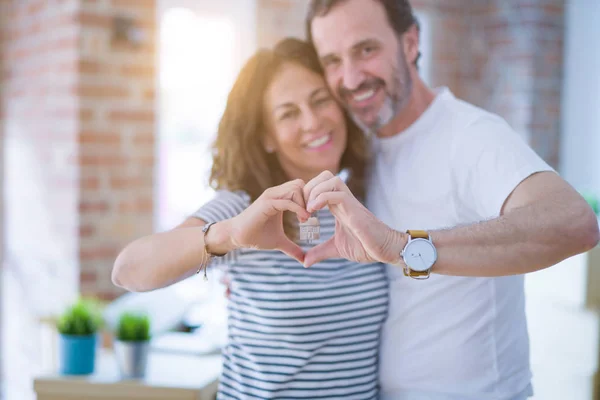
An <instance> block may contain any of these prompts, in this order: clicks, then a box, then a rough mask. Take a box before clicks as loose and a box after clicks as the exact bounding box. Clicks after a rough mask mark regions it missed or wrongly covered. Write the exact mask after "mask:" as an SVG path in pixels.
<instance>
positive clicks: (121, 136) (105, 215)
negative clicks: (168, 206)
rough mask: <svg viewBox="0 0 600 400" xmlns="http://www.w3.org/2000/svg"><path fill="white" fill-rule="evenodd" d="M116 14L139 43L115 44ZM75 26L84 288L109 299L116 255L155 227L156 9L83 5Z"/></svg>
mask: <svg viewBox="0 0 600 400" xmlns="http://www.w3.org/2000/svg"><path fill="white" fill-rule="evenodd" d="M115 16H119V17H127V18H132V19H133V21H134V25H135V26H136V27H137V28H139V29H140V30H141V32H142V34H143V36H142V40H141V43H140V44H139V45H135V44H132V43H128V42H126V41H117V40H115V39H114V38H113V21H114V17H115ZM78 21H79V26H80V47H79V64H78V73H79V84H78V86H77V96H78V98H79V104H80V119H79V130H78V140H79V171H80V181H79V188H80V202H79V213H80V231H79V232H80V237H79V238H80V247H79V261H80V279H81V290H82V292H83V293H85V294H93V295H97V296H99V297H101V298H106V299H110V298H113V297H115V296H116V295H117V294H119V293H121V292H120V291H118V290H117V289H116V288H115V287H114V286H113V285H112V283H111V281H110V272H111V269H112V265H113V263H114V260H115V257H116V255H117V253H118V252H119V250H120V249H121V248H122V247H123V246H124V245H125V244H126V243H127V242H129V241H131V240H132V239H133V238H136V237H139V236H142V235H146V234H149V233H151V232H152V229H153V207H154V202H153V173H154V164H155V160H154V137H155V135H154V133H155V129H154V122H155V116H154V108H155V102H154V96H155V94H154V92H155V88H154V86H155V82H154V80H155V53H156V49H155V35H156V15H155V3H154V1H150V0H144V1H135V0H112V1H111V2H107V1H104V2H100V1H86V2H83V3H82V8H81V11H80V13H79V16H78Z"/></svg>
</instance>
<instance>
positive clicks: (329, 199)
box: [306, 192, 348, 213]
mask: <svg viewBox="0 0 600 400" xmlns="http://www.w3.org/2000/svg"><path fill="white" fill-rule="evenodd" d="M347 200H348V194H347V193H344V192H325V193H321V194H319V195H318V196H317V198H316V199H314V200H311V201H309V202H308V204H307V206H306V210H307V211H308V212H309V213H312V212H315V211H317V210H320V209H322V208H324V207H326V206H330V205H334V204H342V203H344V202H345V201H347Z"/></svg>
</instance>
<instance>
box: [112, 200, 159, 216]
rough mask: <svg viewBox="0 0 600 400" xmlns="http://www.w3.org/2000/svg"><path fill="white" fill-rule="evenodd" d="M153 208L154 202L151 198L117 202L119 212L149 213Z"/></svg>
mask: <svg viewBox="0 0 600 400" xmlns="http://www.w3.org/2000/svg"><path fill="white" fill-rule="evenodd" d="M153 210H154V202H153V201H152V199H137V200H131V201H123V202H121V204H119V212H120V213H125V214H128V213H151V212H152V211H153Z"/></svg>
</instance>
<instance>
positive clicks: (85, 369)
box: [57, 299, 102, 375]
mask: <svg viewBox="0 0 600 400" xmlns="http://www.w3.org/2000/svg"><path fill="white" fill-rule="evenodd" d="M101 325H102V314H101V311H100V307H99V303H97V302H95V301H93V300H90V299H79V300H77V301H76V302H75V303H73V304H72V305H70V306H69V307H68V308H67V309H66V310H65V312H64V313H63V314H62V315H60V316H59V318H58V320H57V330H58V332H59V348H60V350H59V351H60V353H59V364H60V365H59V370H60V373H61V374H64V375H87V374H91V373H93V372H94V364H95V362H96V345H97V341H98V338H97V336H98V335H97V333H98V330H99V329H100V327H101Z"/></svg>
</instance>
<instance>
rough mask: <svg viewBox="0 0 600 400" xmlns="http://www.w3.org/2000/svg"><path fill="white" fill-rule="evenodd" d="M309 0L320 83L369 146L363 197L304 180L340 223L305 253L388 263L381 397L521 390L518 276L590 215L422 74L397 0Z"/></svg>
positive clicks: (584, 231) (576, 244) (585, 227)
mask: <svg viewBox="0 0 600 400" xmlns="http://www.w3.org/2000/svg"><path fill="white" fill-rule="evenodd" d="M309 8H310V9H309V15H308V18H307V28H308V34H309V38H310V40H311V41H312V42H313V44H314V46H315V48H316V50H317V52H318V54H319V57H320V59H321V61H322V64H323V67H324V70H325V74H326V78H327V81H328V84H329V85H330V88H331V90H332V92H333V93H334V95H335V96H336V97H337V98H338V100H339V101H340V102H341V103H342V104H343V105H345V107H346V108H347V110H348V111H349V113H350V114H351V115H352V116H353V118H354V119H355V120H356V121H357V123H359V124H360V125H361V126H362V127H364V129H365V130H367V131H370V132H371V133H373V134H374V138H373V139H374V147H375V151H376V153H375V156H374V161H373V163H374V165H373V175H372V177H371V183H370V187H369V198H368V202H367V208H368V210H367V208H365V207H363V206H362V205H361V204H360V203H359V202H358V201H357V200H356V199H355V198H354V197H353V196H352V194H351V193H350V192H349V191H348V189H347V187H345V185H344V184H343V182H342V181H341V180H340V179H339V178H336V177H333V176H332V175H331V174H330V173H328V172H325V173H323V174H322V175H321V176H319V177H318V178H315V179H314V180H313V181H311V182H309V183H307V185H306V187H305V199H306V201H307V209H308V211H309V212H311V211H312V210H315V209H318V208H321V207H324V206H326V205H327V206H329V207H330V209H331V210H332V212H333V213H334V214H335V216H336V218H337V220H338V225H337V226H336V235H335V237H334V238H333V239H332V240H330V241H328V242H326V243H324V244H322V245H319V246H317V247H315V248H314V249H313V250H311V251H309V252H308V253H307V254H306V257H305V265H306V266H307V267H308V266H310V265H312V264H313V263H315V262H316V261H319V260H321V259H325V258H330V257H340V256H341V257H345V258H349V259H353V260H356V261H382V262H385V263H388V264H389V267H388V273H389V277H390V296H391V298H390V310H389V317H388V321H387V323H386V326H385V328H384V331H383V338H382V347H381V351H380V380H381V389H382V398H384V399H394V400H400V399H401V400H425V399H428V400H470V399H472V400H486V399H490V400H491V399H495V400H505V399H511V400H523V399H526V398H527V397H530V396H531V395H532V388H531V384H530V380H531V373H530V368H529V342H528V334H527V324H526V319H525V299H524V277H523V274H525V273H528V272H532V271H536V270H540V269H543V268H546V267H549V266H551V265H554V264H556V263H558V262H559V261H561V260H563V259H565V258H567V257H570V256H572V255H575V254H578V253H581V252H585V251H587V250H589V249H591V248H592V247H594V246H595V245H596V244H597V242H598V238H599V233H598V223H597V219H596V217H595V215H594V214H593V212H592V211H591V209H590V207H589V206H588V205H587V203H586V202H585V201H584V199H583V198H582V197H581V196H579V194H578V193H577V192H576V191H575V190H574V189H573V188H572V187H570V186H569V185H568V184H567V183H566V182H565V181H563V180H562V179H561V178H560V177H559V176H558V175H557V174H556V173H555V172H554V171H553V170H552V169H551V168H550V167H549V166H548V165H547V164H546V163H545V162H543V161H542V160H541V159H540V158H539V157H538V156H537V155H536V154H535V153H534V152H533V151H532V150H531V149H530V148H529V147H528V146H527V145H526V144H525V143H524V142H523V141H522V140H521V139H520V137H519V136H518V135H517V134H516V133H515V132H514V131H513V130H512V129H510V127H509V126H508V125H507V124H506V123H505V122H504V121H503V120H502V119H500V118H499V117H498V116H495V115H493V114H490V113H487V112H485V111H483V110H481V109H479V108H476V107H475V106H472V105H470V104H467V103H465V102H462V101H460V100H458V99H456V98H455V97H454V96H453V94H452V93H451V92H450V91H449V90H448V89H445V88H442V89H437V90H431V89H430V88H428V87H427V86H426V84H425V83H424V82H423V81H422V80H421V79H420V77H419V75H418V72H417V61H418V56H419V35H418V27H417V25H416V22H415V19H414V16H413V12H412V9H411V6H410V4H409V3H408V1H407V0H311V4H310V7H309ZM369 210H370V211H369ZM371 212H372V213H371ZM382 221H383V222H382ZM407 230H411V231H410V232H407ZM412 230H418V231H412ZM430 274H431V276H430ZM427 278H429V279H427Z"/></svg>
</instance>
